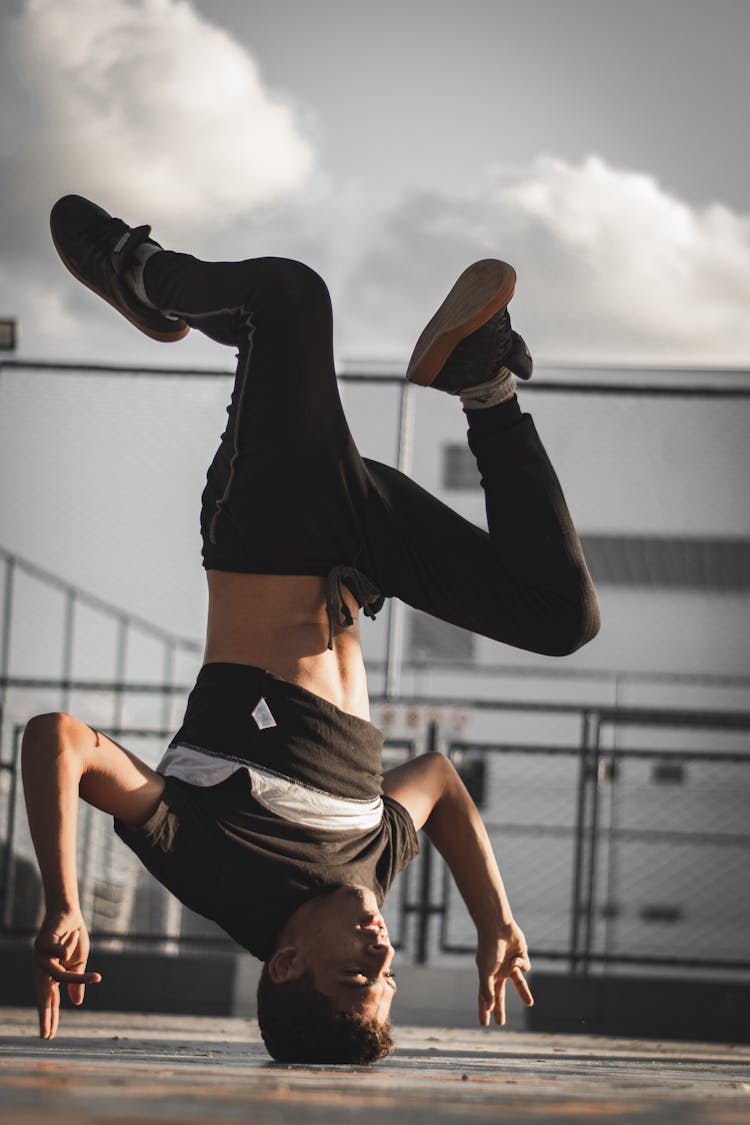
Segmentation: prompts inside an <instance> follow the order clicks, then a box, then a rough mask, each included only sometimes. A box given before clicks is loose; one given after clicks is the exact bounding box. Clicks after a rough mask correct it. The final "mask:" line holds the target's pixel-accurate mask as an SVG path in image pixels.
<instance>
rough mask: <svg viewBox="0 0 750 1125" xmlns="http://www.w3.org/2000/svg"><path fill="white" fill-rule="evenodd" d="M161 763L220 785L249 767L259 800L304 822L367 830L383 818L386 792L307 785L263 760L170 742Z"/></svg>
mask: <svg viewBox="0 0 750 1125" xmlns="http://www.w3.org/2000/svg"><path fill="white" fill-rule="evenodd" d="M156 768H157V770H158V772H159V773H161V774H164V775H165V776H166V775H169V776H170V777H177V778H179V779H180V780H181V781H187V782H188V783H189V784H190V785H199V786H201V787H205V786H208V785H218V784H219V783H220V782H221V781H226V779H227V778H228V777H231V775H232V774H233V773H236V771H237V770H242V769H245V770H247V772H248V774H249V775H250V783H251V787H252V794H253V797H254V798H255V800H256V801H257V802H258V804H260V805H263V807H264V808H265V809H268V811H269V812H272V813H274V814H275V815H276V816H280V817H282V818H283V819H284V820H291V821H293V822H294V823H295V824H301V825H302V826H303V827H305V828H322V829H328V830H329V831H331V830H332V831H342V832H345V831H351V830H357V831H368V830H369V829H371V828H377V826H378V825H379V824H380V821H381V820H382V818H383V798H382V797H373V798H372V799H371V800H369V801H356V800H351V799H350V798H347V797H335V796H334V795H333V794H332V793H325V792H324V791H323V790H322V789H313V788H312V787H311V786H309V785H302V784H301V783H300V782H298V781H293V780H292V779H291V778H288V777H284V776H283V775H282V774H279V773H274V772H273V770H268V769H264V768H263V767H262V766H256V765H252V766H250V765H244V764H243V763H242V762H233V761H229V760H228V759H226V758H216V757H214V756H213V754H203V753H202V752H201V751H200V750H194V749H193V748H192V747H190V746H182V745H180V744H179V743H178V744H177V745H176V746H170V747H168V749H167V751H166V753H165V754H164V757H163V758H162V760H161V761H160V762H159V765H158V766H157V767H156Z"/></svg>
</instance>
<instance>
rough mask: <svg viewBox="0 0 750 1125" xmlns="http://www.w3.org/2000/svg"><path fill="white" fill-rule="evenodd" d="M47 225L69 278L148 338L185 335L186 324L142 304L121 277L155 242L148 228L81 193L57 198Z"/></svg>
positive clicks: (171, 337) (172, 337)
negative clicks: (131, 224)
mask: <svg viewBox="0 0 750 1125" xmlns="http://www.w3.org/2000/svg"><path fill="white" fill-rule="evenodd" d="M49 223H50V231H51V232H52V241H53V242H54V244H55V249H56V250H57V252H58V254H59V255H60V257H61V258H62V261H63V264H64V265H65V266H66V267H67V268H68V269H69V270H70V272H71V273H72V274H73V277H77V278H78V280H79V281H81V282H83V284H84V285H85V286H87V287H88V288H89V289H91V290H92V291H93V292H94V293H98V294H99V296H100V297H103V298H104V300H105V301H108V302H109V304H110V305H112V307H113V308H115V309H117V311H118V312H119V313H122V315H123V316H124V317H126V318H127V319H128V320H129V321H130V323H131V324H134V325H135V327H136V328H140V330H141V332H145V334H146V335H147V336H150V337H151V339H152V340H162V341H164V342H165V343H171V342H173V341H175V340H181V339H182V338H183V336H186V335H187V333H188V332H189V331H190V329H189V327H188V325H187V324H186V323H185V321H184V320H178V319H174V320H172V319H170V318H169V317H166V316H163V315H162V314H161V313H160V312H159V310H158V309H150V308H149V307H148V305H144V304H143V302H142V301H139V300H138V298H137V297H136V295H135V293H134V292H133V291H132V290H131V288H130V286H129V285H128V284H127V283H126V282H125V281H124V279H123V273H124V271H125V270H126V269H127V268H128V266H130V265H131V264H132V254H133V251H134V250H135V248H136V247H137V246H140V245H141V244H142V243H143V242H147V241H148V242H153V239H149V234H150V233H151V227H148V226H143V227H129V226H128V225H127V223H124V222H123V221H122V219H113V218H112V216H111V215H108V214H107V212H106V211H104V210H103V209H102V208H101V207H97V205H96V204H95V203H91V202H90V201H89V200H88V199H84V198H83V197H82V196H80V195H65V196H63V198H62V199H58V201H57V203H56V204H55V206H54V207H53V208H52V213H51V214H50V220H49ZM154 245H158V243H154Z"/></svg>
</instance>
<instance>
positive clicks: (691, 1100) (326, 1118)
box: [0, 1008, 750, 1125]
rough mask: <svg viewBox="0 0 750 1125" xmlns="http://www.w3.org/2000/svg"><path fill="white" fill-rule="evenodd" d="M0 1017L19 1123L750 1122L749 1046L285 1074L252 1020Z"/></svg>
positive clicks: (544, 1052)
mask: <svg viewBox="0 0 750 1125" xmlns="http://www.w3.org/2000/svg"><path fill="white" fill-rule="evenodd" d="M63 1017H64V1018H63V1023H62V1030H61V1031H60V1032H59V1033H58V1038H57V1039H55V1040H54V1041H53V1042H51V1043H44V1042H42V1041H40V1040H39V1039H37V1038H36V1028H35V1022H36V1017H35V1013H34V1012H33V1011H32V1010H31V1009H21V1008H0V1021H1V1023H2V1033H1V1034H0V1119H2V1121H3V1123H4V1125H41V1123H42V1122H44V1123H45V1125H47V1123H49V1122H54V1123H55V1125H73V1123H74V1122H75V1125H94V1123H100V1122H103V1121H112V1122H116V1123H117V1125H129V1123H135V1122H138V1125H144V1123H147V1122H159V1123H174V1125H177V1123H178V1122H179V1123H181V1125H182V1123H190V1122H224V1121H247V1122H253V1125H264V1123H266V1122H268V1123H272V1122H274V1123H275V1122H283V1123H295V1122H305V1123H306V1122H320V1123H322V1125H338V1123H342V1125H343V1123H349V1122H354V1121H358V1120H361V1119H362V1118H365V1119H371V1118H372V1117H373V1116H378V1117H383V1118H384V1119H385V1121H387V1122H388V1125H401V1123H406V1122H408V1123H412V1122H414V1123H420V1125H421V1123H422V1122H424V1123H425V1125H427V1123H432V1122H437V1123H441V1125H443V1123H445V1125H448V1123H453V1122H455V1123H458V1122H461V1123H462V1125H463V1123H465V1122H473V1121H476V1122H482V1121H493V1122H494V1121H500V1122H522V1123H524V1125H526V1123H532V1122H549V1121H564V1122H570V1123H578V1122H581V1121H585V1122H587V1123H596V1122H614V1121H616V1122H618V1125H619V1123H622V1122H624V1123H628V1122H638V1123H641V1125H661V1123H666V1122H669V1123H675V1122H687V1123H690V1125H692V1123H697V1122H712V1123H713V1122H716V1123H717V1125H730V1123H731V1125H739V1123H742V1125H748V1123H750V1046H732V1045H729V1046H727V1045H721V1046H718V1045H713V1044H706V1043H674V1042H672V1043H662V1042H655V1041H654V1042H649V1041H636V1040H624V1039H609V1038H595V1037H590V1036H588V1037H587V1036H560V1035H548V1034H543V1033H539V1032H537V1033H531V1032H518V1031H505V1030H503V1031H500V1030H495V1029H493V1030H492V1031H490V1032H483V1031H482V1030H481V1029H477V1030H475V1031H467V1030H459V1031H455V1030H448V1029H446V1028H408V1027H400V1028H399V1029H398V1034H397V1041H398V1050H397V1053H396V1054H395V1055H394V1056H393V1057H392V1058H391V1059H388V1060H386V1061H385V1062H381V1063H378V1064H377V1065H375V1066H373V1067H367V1068H361V1067H341V1068H332V1067H312V1066H309V1067H308V1066H294V1067H290V1066H286V1065H283V1064H278V1063H273V1062H272V1061H271V1060H270V1059H269V1058H268V1055H267V1054H266V1052H265V1050H264V1048H263V1045H262V1043H261V1041H260V1038H259V1035H258V1030H257V1026H256V1025H255V1024H254V1023H252V1022H249V1021H246V1020H242V1019H207V1018H198V1017H191V1016H155V1015H145V1016H139V1015H132V1014H128V1015H122V1014H118V1013H102V1012H99V1013H87V1012H86V1010H85V1009H83V1010H80V1011H71V1010H66V1011H65V1012H64V1013H63Z"/></svg>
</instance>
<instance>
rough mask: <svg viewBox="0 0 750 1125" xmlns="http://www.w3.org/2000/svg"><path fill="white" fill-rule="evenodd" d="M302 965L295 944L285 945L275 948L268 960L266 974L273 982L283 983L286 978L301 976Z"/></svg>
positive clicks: (294, 978)
mask: <svg viewBox="0 0 750 1125" xmlns="http://www.w3.org/2000/svg"><path fill="white" fill-rule="evenodd" d="M302 973H303V967H302V965H301V964H300V958H299V953H298V950H297V946H296V945H285V946H283V947H282V948H281V949H277V950H276V952H275V953H274V954H273V956H272V957H271V959H270V960H269V961H268V975H269V976H270V978H271V980H272V981H273V983H274V984H284V983H285V981H288V980H296V979H297V977H301V976H302Z"/></svg>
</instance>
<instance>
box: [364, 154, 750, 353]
mask: <svg viewBox="0 0 750 1125" xmlns="http://www.w3.org/2000/svg"><path fill="white" fill-rule="evenodd" d="M492 256H497V257H504V258H507V259H509V260H510V261H512V262H513V263H514V264H515V265H516V266H517V268H518V273H519V287H518V291H517V296H516V298H515V300H514V302H513V306H512V313H513V317H514V321H515V322H516V323H517V324H518V327H519V329H520V330H521V331H523V332H524V333H525V334H526V335H527V336H528V340H529V343H530V345H531V347H532V351H536V352H538V353H540V354H543V355H544V356H546V357H548V358H554V359H569V360H575V359H582V360H586V359H590V360H606V361H610V362H624V363H627V362H638V361H639V360H647V361H662V362H676V363H694V364H701V363H706V364H713V363H719V364H721V363H725V364H731V363H737V364H748V363H750V316H748V308H749V307H750V219H749V218H748V217H747V216H743V215H737V214H735V213H734V212H732V211H730V210H729V209H728V208H726V207H724V206H721V205H719V204H714V205H712V206H710V207H707V208H705V209H696V208H693V207H691V206H689V205H688V204H687V203H684V202H683V201H681V200H679V199H676V198H674V197H673V196H671V195H669V194H668V193H666V192H665V191H664V190H663V189H662V188H661V187H660V185H659V184H658V183H657V181H656V180H655V179H654V178H653V177H651V176H648V175H644V174H641V173H634V172H631V171H624V170H621V169H617V168H613V167H611V166H609V165H608V164H606V163H605V162H604V161H603V160H601V159H600V158H597V157H590V158H589V159H587V160H585V161H583V162H582V163H580V164H567V163H565V162H563V161H561V160H557V159H553V158H543V159H540V160H538V161H537V162H536V163H535V165H534V167H533V168H532V169H531V170H530V171H529V172H527V173H525V174H516V175H514V176H513V177H512V178H507V179H503V178H502V177H501V176H499V175H496V176H495V178H494V182H491V183H488V184H487V185H486V186H485V188H484V189H483V190H482V191H481V192H479V193H477V195H476V196H474V197H473V198H470V199H453V198H447V197H443V196H440V195H438V194H436V193H425V194H423V195H421V196H414V197H412V198H410V199H409V200H406V201H405V202H404V203H403V204H402V205H401V206H400V207H399V208H397V209H395V210H394V211H393V212H391V213H390V214H389V215H388V216H386V217H385V219H384V221H383V222H382V224H380V225H378V226H376V228H375V231H374V233H373V234H372V236H371V238H370V241H369V244H368V246H367V247H365V248H363V253H362V256H361V261H360V264H359V266H358V268H357V269H356V271H355V272H354V273H353V275H352V276H351V277H350V278H349V281H348V284H347V286H346V289H345V295H344V301H345V303H346V310H345V311H346V313H347V314H348V320H349V327H348V328H345V329H344V332H343V347H344V350H345V351H346V352H347V353H348V354H352V355H353V354H356V355H358V356H366V355H368V354H372V355H377V356H391V357H403V356H405V355H407V354H408V351H409V348H410V346H411V343H412V341H413V340H414V338H415V336H416V334H417V333H418V331H419V330H420V328H421V326H422V323H421V322H422V321H423V320H424V318H425V316H426V315H429V313H430V312H431V311H432V306H433V305H434V303H435V302H436V301H439V300H440V298H441V296H442V294H443V291H444V290H445V289H446V287H447V286H448V285H449V284H450V283H451V281H452V279H453V276H454V275H455V274H456V273H457V272H458V271H459V270H460V269H462V268H463V266H465V265H466V264H467V263H468V262H469V261H471V260H473V259H474V258H479V257H492Z"/></svg>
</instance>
